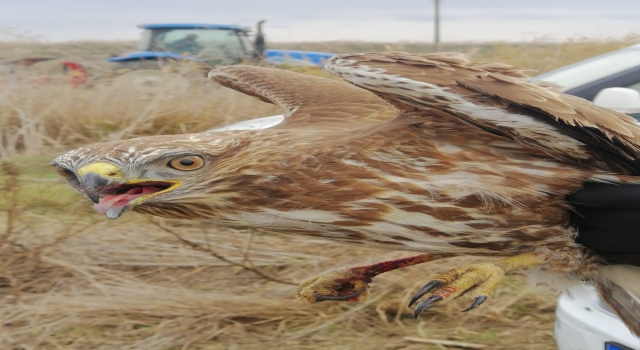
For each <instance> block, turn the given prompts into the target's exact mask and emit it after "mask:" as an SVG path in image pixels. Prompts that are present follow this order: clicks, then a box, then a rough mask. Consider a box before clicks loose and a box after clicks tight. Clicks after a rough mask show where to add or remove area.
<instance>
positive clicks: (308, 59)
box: [266, 50, 335, 68]
mask: <svg viewBox="0 0 640 350" xmlns="http://www.w3.org/2000/svg"><path fill="white" fill-rule="evenodd" d="M333 56H335V54H333V53H327V52H313V51H296V50H266V59H267V63H269V64H273V65H284V64H286V65H291V66H318V67H322V68H324V62H325V61H326V60H327V59H329V58H330V57H333Z"/></svg>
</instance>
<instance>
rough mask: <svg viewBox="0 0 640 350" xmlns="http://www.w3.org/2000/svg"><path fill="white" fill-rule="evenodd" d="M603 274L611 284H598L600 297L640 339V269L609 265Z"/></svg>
mask: <svg viewBox="0 0 640 350" xmlns="http://www.w3.org/2000/svg"><path fill="white" fill-rule="evenodd" d="M601 272H602V274H603V277H605V278H607V279H608V280H609V281H610V283H598V284H597V287H598V292H599V293H600V297H601V298H602V300H603V301H604V303H605V304H607V306H609V307H610V308H611V309H613V311H614V312H615V313H616V314H617V315H618V316H619V317H620V319H621V320H622V322H624V324H625V325H626V326H627V327H629V330H630V331H631V333H633V334H634V335H635V336H637V337H640V267H637V266H630V265H609V266H604V267H603V268H602V271H601Z"/></svg>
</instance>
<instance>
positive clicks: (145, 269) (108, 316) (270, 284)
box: [0, 156, 555, 349]
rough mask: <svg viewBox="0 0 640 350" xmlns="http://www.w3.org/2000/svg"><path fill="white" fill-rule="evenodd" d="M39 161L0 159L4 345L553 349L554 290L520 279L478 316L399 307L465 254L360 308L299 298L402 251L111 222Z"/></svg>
mask: <svg viewBox="0 0 640 350" xmlns="http://www.w3.org/2000/svg"><path fill="white" fill-rule="evenodd" d="M45 159H48V157H46V158H45V157H25V156H20V157H17V158H11V159H8V161H6V162H5V163H4V165H3V169H4V176H3V178H2V181H3V182H2V184H1V185H2V186H4V188H3V193H8V194H10V195H9V196H7V198H4V199H3V200H2V201H1V202H0V209H2V210H5V212H6V215H5V217H7V218H10V219H11V220H6V221H4V222H3V226H2V227H0V229H1V230H2V232H3V236H2V240H1V243H2V245H1V246H0V298H1V299H2V306H1V307H0V317H1V319H2V320H3V323H2V326H1V327H0V348H3V349H181V348H184V349H186V348H190V349H229V348H232V349H233V348H242V349H245V348H247V349H251V348H255V349H260V348H265V346H266V345H265V344H269V345H268V346H270V347H273V348H276V347H282V348H292V349H293V348H295V349H316V348H321V347H322V348H328V349H344V348H356V347H357V348H370V349H425V348H427V349H429V348H433V349H442V347H439V346H436V345H433V346H431V347H429V346H427V347H425V345H424V344H419V343H414V342H410V341H406V340H404V339H403V337H405V336H410V337H419V338H429V339H439V340H455V341H463V342H469V343H476V344H491V345H492V346H493V348H496V349H511V348H512V347H513V342H514V341H516V340H517V341H518V343H519V344H522V348H527V349H548V348H550V347H551V346H552V344H553V338H552V327H551V324H552V320H553V308H554V305H555V298H554V296H553V295H551V294H549V293H547V292H540V291H533V290H529V289H527V288H526V287H525V286H524V283H523V280H522V278H521V277H520V276H513V277H511V278H510V279H509V280H508V281H507V282H506V283H505V284H504V285H503V286H502V288H501V289H500V291H499V293H498V295H497V296H496V297H494V298H492V300H491V301H490V302H487V303H486V305H483V309H482V311H478V312H473V313H467V314H463V313H460V312H459V311H460V310H462V309H464V307H466V304H465V303H466V301H464V302H454V303H452V304H451V305H447V306H446V307H442V308H439V309H436V310H435V311H433V312H429V313H428V314H425V315H423V316H422V318H421V319H420V320H418V321H416V320H414V319H413V318H412V317H411V310H409V309H408V308H407V307H406V304H407V301H408V298H409V297H410V295H411V293H412V292H415V291H416V290H417V289H418V288H419V287H420V285H421V284H423V283H425V282H426V281H427V280H428V279H429V277H430V276H433V275H434V274H436V273H439V272H444V271H445V270H446V269H448V268H452V267H454V266H456V265H459V264H460V263H461V262H462V261H463V260H464V258H461V259H460V258H458V259H450V260H448V261H443V262H440V263H437V264H431V265H430V266H422V267H414V268H409V269H406V270H405V271H397V272H394V273H390V274H387V275H382V276H380V277H378V278H377V279H376V280H375V282H374V284H373V289H372V292H373V297H372V298H371V299H370V300H369V301H368V302H366V303H363V304H342V303H321V304H318V305H303V304H299V303H297V302H295V301H294V300H293V295H292V294H293V291H294V288H295V286H294V285H295V284H296V283H298V282H300V281H302V280H304V279H305V278H308V277H310V276H311V275H314V274H316V273H320V272H322V271H326V270H329V269H333V268H336V267H340V266H350V265H359V264H364V263H373V262H377V261H379V260H381V259H386V258H394V257H400V256H406V255H407V254H406V253H399V252H380V251H369V250H363V249H360V248H355V247H348V246H340V245H336V244H335V243H330V242H324V241H319V240H308V239H307V240H299V239H298V238H299V237H291V236H288V235H281V234H273V233H265V232H260V231H255V230H247V229H242V228H223V227H218V226H214V225H210V224H201V223H192V222H184V221H169V220H160V219H156V218H149V217H146V216H142V215H138V214H127V216H125V217H123V218H122V219H119V220H117V221H108V220H105V219H104V218H102V217H101V216H99V215H97V214H91V213H90V210H89V209H88V204H87V203H86V202H85V201H84V200H83V201H81V200H80V199H79V198H78V196H77V195H75V194H73V193H70V191H68V190H67V189H66V188H64V185H63V184H62V182H61V181H59V180H57V179H56V178H55V174H53V173H52V171H51V170H49V169H47V168H45V166H44V164H45ZM16 165H18V166H16ZM18 171H20V172H21V173H20V175H19V177H16V175H17V174H18ZM14 193H15V198H14V196H13V195H12V194H14ZM12 198H13V199H12ZM178 237H180V238H181V239H182V240H187V241H188V242H190V244H185V243H184V242H183V241H181V240H180V239H178ZM193 245H197V246H198V247H199V249H194V248H193Z"/></svg>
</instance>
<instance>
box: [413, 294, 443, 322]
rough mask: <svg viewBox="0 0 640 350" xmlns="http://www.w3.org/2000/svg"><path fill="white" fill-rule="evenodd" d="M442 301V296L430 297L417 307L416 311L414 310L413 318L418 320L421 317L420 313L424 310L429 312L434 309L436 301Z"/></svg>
mask: <svg viewBox="0 0 640 350" xmlns="http://www.w3.org/2000/svg"><path fill="white" fill-rule="evenodd" d="M440 300H442V296H441V295H434V296H431V297H428V298H427V299H425V300H423V301H421V302H420V303H419V304H418V306H416V309H415V310H413V317H415V318H418V316H419V315H420V313H421V312H422V311H424V310H429V309H431V308H432V307H434V306H435V305H434V303H435V302H436V301H440Z"/></svg>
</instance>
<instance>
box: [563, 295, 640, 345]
mask: <svg viewBox="0 0 640 350" xmlns="http://www.w3.org/2000/svg"><path fill="white" fill-rule="evenodd" d="M555 333H556V343H557V344H558V349H560V350H637V349H640V339H638V338H636V337H635V336H634V335H633V334H631V332H630V331H629V330H628V329H627V327H626V326H625V325H624V324H623V323H622V321H620V319H619V318H618V317H617V316H616V315H615V314H614V313H613V311H611V310H610V309H609V308H608V307H607V306H606V305H604V304H603V303H602V300H600V297H599V296H598V292H597V291H596V290H595V287H593V285H591V284H589V283H583V284H581V285H578V286H576V287H574V288H572V289H571V290H570V291H569V292H567V293H564V294H562V295H561V296H560V299H559V300H558V306H557V308H556V325H555Z"/></svg>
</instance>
